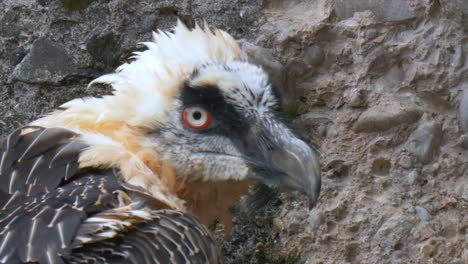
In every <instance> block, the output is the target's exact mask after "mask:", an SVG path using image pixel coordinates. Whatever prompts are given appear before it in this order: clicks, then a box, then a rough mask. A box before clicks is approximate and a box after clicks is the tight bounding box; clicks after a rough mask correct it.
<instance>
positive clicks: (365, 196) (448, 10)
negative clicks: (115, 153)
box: [0, 0, 468, 264]
mask: <svg viewBox="0 0 468 264" xmlns="http://www.w3.org/2000/svg"><path fill="white" fill-rule="evenodd" d="M177 17H180V18H181V19H182V20H183V21H185V22H186V23H188V24H193V23H194V21H202V20H203V19H204V20H206V21H207V22H209V23H210V24H211V25H213V26H217V27H220V28H222V29H224V30H226V31H228V32H230V33H231V34H233V35H234V36H235V37H236V38H238V39H240V43H241V45H242V48H243V49H245V50H246V51H247V52H248V53H249V54H250V55H251V59H252V60H253V61H255V62H257V63H260V64H262V65H263V66H264V67H265V68H266V69H267V70H268V71H270V72H271V74H272V76H274V77H275V78H276V79H277V80H278V81H279V82H281V83H282V84H283V88H284V93H285V95H286V98H287V101H286V103H285V106H286V108H287V109H288V112H289V113H290V114H291V116H293V117H294V118H295V121H296V122H297V123H298V124H300V125H302V126H303V127H304V128H305V130H306V132H307V135H308V136H309V138H310V140H311V144H314V145H317V146H318V148H319V150H320V152H321V164H322V167H323V170H322V171H323V187H322V194H321V200H320V202H319V204H318V206H317V207H316V208H315V209H313V210H312V211H309V210H308V209H307V206H306V201H305V198H304V197H303V196H301V195H300V194H297V193H292V194H291V193H289V194H275V195H271V193H270V195H269V196H271V197H270V201H269V202H268V204H267V206H264V207H263V208H261V209H258V210H257V211H255V212H254V213H253V212H251V211H249V210H248V209H246V208H243V207H242V208H240V209H236V210H235V211H236V212H235V214H236V222H237V224H236V227H235V229H234V233H233V235H232V237H231V238H230V240H228V241H224V242H222V239H221V238H220V239H219V241H220V243H222V245H223V250H224V254H225V256H226V257H225V262H226V263H451V264H462V263H468V235H467V234H466V231H467V226H468V34H467V32H468V2H467V1H466V0H334V1H333V0H315V1H308V0H285V1H279V0H276V1H273V0H272V1H247V0H232V1H230V0H221V1H202V0H181V1H177V0H166V1H149V0H146V1H127V0H77V1H74V0H61V1H52V0H37V1H35V0H3V1H0V134H1V135H4V134H6V133H8V132H10V131H12V130H13V129H14V128H15V127H18V126H19V125H21V124H25V123H27V122H28V121H30V120H32V119H34V118H36V117H38V116H39V115H41V114H44V113H46V112H47V111H49V110H50V109H53V108H55V107H57V106H58V105H60V104H61V103H63V102H65V101H68V100H70V99H72V98H76V97H80V96H88V95H100V94H103V93H106V92H108V89H107V88H106V87H94V88H91V89H85V87H86V85H87V83H88V82H89V81H90V80H92V79H93V78H95V77H97V76H99V75H101V74H103V73H107V72H110V71H112V70H113V69H114V68H115V67H116V66H118V65H119V64H121V63H123V62H125V61H126V59H127V58H128V57H129V56H130V55H131V52H132V51H135V50H138V49H141V48H142V47H140V46H138V45H137V43H138V42H141V41H147V40H149V39H150V38H151V31H152V30H155V29H157V28H161V29H169V28H170V27H171V26H173V25H174V23H175V21H176V18H177Z"/></svg>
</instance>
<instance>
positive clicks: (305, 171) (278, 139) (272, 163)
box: [249, 126, 321, 209]
mask: <svg viewBox="0 0 468 264" xmlns="http://www.w3.org/2000/svg"><path fill="white" fill-rule="evenodd" d="M266 127H269V128H270V129H260V131H262V132H260V133H258V131H259V130H257V133H252V134H251V135H250V138H251V139H252V138H257V139H256V140H255V141H253V140H249V141H250V143H251V146H252V145H256V147H255V148H256V149H255V150H254V151H251V152H250V153H251V155H249V156H250V157H254V159H255V160H256V161H258V163H257V164H261V165H260V166H258V165H257V166H255V164H254V165H253V167H254V171H255V172H256V173H255V175H254V176H253V178H254V179H257V180H260V181H261V182H263V183H265V184H267V185H270V186H275V187H286V188H289V189H294V190H299V191H301V192H302V193H304V194H306V195H307V197H308V198H309V208H310V209H312V208H313V207H314V206H315V205H316V204H317V201H318V198H319V194H320V187H321V175H320V164H319V161H318V157H317V155H316V153H315V152H314V151H313V150H312V149H311V147H310V146H308V145H307V144H306V143H305V142H304V141H302V140H300V139H299V138H297V137H296V136H295V135H293V134H292V133H291V132H290V131H289V129H288V128H285V127H283V126H266ZM266 127H264V128H266ZM265 132H266V133H265ZM258 138H263V139H265V138H268V140H267V141H264V142H261V140H260V142H259V140H258ZM254 142H255V143H254ZM255 167H256V170H255Z"/></svg>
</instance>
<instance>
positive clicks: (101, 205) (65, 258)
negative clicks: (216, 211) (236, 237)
mask: <svg viewBox="0 0 468 264" xmlns="http://www.w3.org/2000/svg"><path fill="white" fill-rule="evenodd" d="M29 129H30V131H29V132H27V133H23V129H19V130H17V131H15V132H13V133H12V134H10V135H9V136H8V137H7V138H6V139H5V140H4V141H3V142H1V143H0V155H1V156H0V206H1V208H2V209H1V211H0V263H24V262H33V263H34V262H39V263H64V262H67V263H103V262H111V263H114V262H117V263H118V262H121V263H218V260H219V255H218V251H217V250H216V247H215V246H214V242H213V240H212V238H211V236H210V234H209V232H208V231H207V230H206V228H205V227H204V226H203V225H201V224H200V223H199V222H198V221H197V220H196V219H194V218H193V217H191V216H188V215H185V214H183V213H181V212H177V211H174V210H156V211H155V210H154V209H155V208H161V206H162V205H161V203H160V202H158V201H156V200H154V199H152V198H151V197H149V195H148V193H146V192H145V191H144V190H140V189H139V188H138V187H135V186H131V185H128V184H123V183H121V182H120V181H119V176H118V175H117V174H116V173H115V172H109V171H107V172H105V171H94V172H91V171H89V170H88V171H80V170H79V166H78V165H79V164H78V156H79V153H80V151H81V150H82V149H83V148H85V147H86V146H85V145H83V144H82V143H80V142H78V141H75V140H74V138H75V137H76V136H77V135H76V134H75V133H73V132H70V131H68V130H65V129H60V128H39V127H34V128H32V130H31V128H29ZM125 199H127V200H128V201H123V200H125ZM148 205H151V208H149V207H148Z"/></svg>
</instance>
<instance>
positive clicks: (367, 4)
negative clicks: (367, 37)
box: [335, 0, 416, 21]
mask: <svg viewBox="0 0 468 264" xmlns="http://www.w3.org/2000/svg"><path fill="white" fill-rule="evenodd" d="M366 10H370V11H371V12H372V13H373V14H374V15H375V16H376V17H377V18H378V19H379V20H381V21H402V20H407V19H411V18H414V17H416V15H415V13H414V12H413V10H411V7H410V3H409V1H406V0H336V1H335V12H336V15H337V16H338V17H339V18H340V19H347V18H350V17H352V16H353V15H354V13H355V12H363V11H366Z"/></svg>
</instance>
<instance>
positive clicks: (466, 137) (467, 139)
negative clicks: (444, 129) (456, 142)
mask: <svg viewBox="0 0 468 264" xmlns="http://www.w3.org/2000/svg"><path fill="white" fill-rule="evenodd" d="M460 144H461V146H462V147H463V148H464V149H468V133H466V134H463V135H461V137H460Z"/></svg>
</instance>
